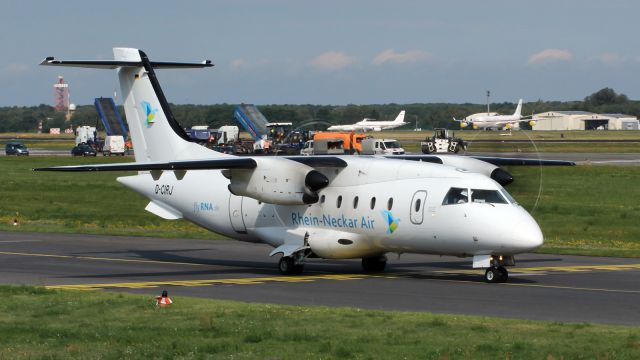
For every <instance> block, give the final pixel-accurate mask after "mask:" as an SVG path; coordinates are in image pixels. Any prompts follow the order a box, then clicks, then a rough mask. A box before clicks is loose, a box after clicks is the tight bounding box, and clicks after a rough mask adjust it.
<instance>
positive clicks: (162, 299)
mask: <svg viewBox="0 0 640 360" xmlns="http://www.w3.org/2000/svg"><path fill="white" fill-rule="evenodd" d="M171 304H173V300H171V298H170V297H169V295H168V294H167V290H163V291H162V295H160V296H156V306H159V307H166V306H169V305H171Z"/></svg>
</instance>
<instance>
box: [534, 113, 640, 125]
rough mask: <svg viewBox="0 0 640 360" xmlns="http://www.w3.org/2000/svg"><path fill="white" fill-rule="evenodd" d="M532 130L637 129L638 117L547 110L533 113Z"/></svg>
mask: <svg viewBox="0 0 640 360" xmlns="http://www.w3.org/2000/svg"><path fill="white" fill-rule="evenodd" d="M533 120H535V121H536V124H535V125H533V127H532V128H533V130H638V129H639V128H640V126H639V124H638V118H637V117H635V116H631V115H624V114H596V113H592V112H588V111H548V112H545V113H541V114H534V115H533Z"/></svg>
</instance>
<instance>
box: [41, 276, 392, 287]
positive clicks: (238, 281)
mask: <svg viewBox="0 0 640 360" xmlns="http://www.w3.org/2000/svg"><path fill="white" fill-rule="evenodd" d="M391 277H394V276H393V275H365V274H335V275H334V274H323V275H310V276H280V277H255V278H231V279H206V280H203V279H197V280H168V281H141V282H125V283H102V284H73V285H50V286H46V288H47V289H73V290H100V289H144V288H155V287H160V286H213V285H254V284H264V283H275V282H286V283H298V282H314V281H318V280H342V281H344V280H363V279H371V278H391Z"/></svg>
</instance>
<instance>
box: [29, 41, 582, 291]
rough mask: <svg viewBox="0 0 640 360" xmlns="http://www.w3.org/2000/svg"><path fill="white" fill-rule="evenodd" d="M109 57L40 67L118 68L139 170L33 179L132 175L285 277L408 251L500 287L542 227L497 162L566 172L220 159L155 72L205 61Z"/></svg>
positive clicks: (380, 263)
mask: <svg viewBox="0 0 640 360" xmlns="http://www.w3.org/2000/svg"><path fill="white" fill-rule="evenodd" d="M113 52H114V56H115V60H113V61H60V60H55V59H54V58H47V59H46V60H44V61H43V62H42V65H56V66H76V67H86V68H101V69H118V76H119V80H120V86H121V90H122V94H123V101H124V109H125V112H126V117H127V122H128V123H129V128H130V130H131V137H132V140H133V144H134V148H135V160H136V161H135V162H134V163H122V164H108V165H104V164H101V165H79V166H61V167H50V168H41V169H35V170H41V171H124V170H132V171H138V174H137V175H133V176H124V177H119V178H118V181H119V182H120V183H121V184H123V185H125V186H126V187H128V188H130V189H132V190H134V191H136V192H138V193H140V194H142V195H144V196H146V197H147V198H149V200H150V202H149V204H148V205H147V207H146V210H147V211H150V212H152V213H154V214H156V215H158V216H160V217H162V218H165V219H179V218H185V219H187V220H189V221H192V222H194V223H195V224H198V225H200V226H203V227H205V228H207V229H209V230H211V231H215V232H217V233H220V234H224V235H226V236H228V237H230V238H234V239H238V240H241V241H249V242H263V243H267V244H269V245H271V246H273V247H274V250H273V251H272V252H271V255H275V254H281V255H282V257H281V258H280V261H279V269H280V271H281V272H282V273H283V274H292V273H299V272H301V271H302V269H303V264H304V261H305V259H306V258H308V257H321V258H326V259H348V258H361V259H362V266H363V268H364V270H365V271H382V270H383V269H384V268H385V265H386V261H387V259H386V257H385V254H386V253H393V252H395V253H406V252H410V253H427V254H442V255H454V256H472V257H473V267H474V268H486V269H487V270H486V273H485V279H486V280H487V281H489V282H498V281H506V280H507V270H506V269H505V266H508V265H514V263H515V262H514V258H513V255H514V254H518V253H522V252H527V251H531V250H533V249H535V248H537V247H538V246H540V245H541V244H542V241H543V239H542V233H541V231H540V228H539V227H538V224H537V223H536V222H535V220H534V219H533V218H532V217H531V216H530V215H529V214H528V213H527V212H526V211H525V210H524V209H523V208H522V207H521V206H520V205H518V203H517V202H516V201H515V200H514V199H513V198H512V197H511V196H510V195H509V194H508V193H507V191H506V190H505V189H504V188H503V187H502V186H501V185H500V184H499V182H500V183H502V184H507V183H509V182H510V181H511V180H512V178H511V176H510V175H509V173H507V172H506V171H504V170H502V169H500V168H499V167H497V166H496V165H494V164H524V165H526V164H555V165H567V164H569V163H566V162H559V161H555V162H554V161H544V160H543V161H540V160H521V159H501V158H482V159H483V160H485V161H481V160H478V159H474V158H470V157H462V156H454V155H448V156H413V157H412V156H400V157H397V156H394V159H389V158H384V157H373V156H315V157H314V156H291V157H265V156H262V157H238V156H232V155H226V154H222V153H218V152H214V151H212V150H209V149H207V148H205V147H203V146H200V145H197V144H195V143H192V142H189V141H188V137H187V135H186V134H185V133H184V130H183V129H182V127H181V126H180V125H179V124H178V122H177V121H176V120H175V119H174V117H173V115H172V113H171V110H170V108H169V105H168V102H167V100H166V98H165V96H164V94H163V92H162V90H161V88H160V85H159V83H158V80H157V78H156V74H155V69H161V68H189V67H210V66H213V65H212V64H211V62H210V61H205V62H202V63H171V62H154V61H150V60H149V58H148V57H147V55H146V54H145V53H144V52H142V51H140V50H137V49H130V48H114V51H113ZM397 158H400V159H404V160H397ZM406 160H420V161H406ZM489 162H493V163H494V164H491V163H489ZM494 179H495V180H494Z"/></svg>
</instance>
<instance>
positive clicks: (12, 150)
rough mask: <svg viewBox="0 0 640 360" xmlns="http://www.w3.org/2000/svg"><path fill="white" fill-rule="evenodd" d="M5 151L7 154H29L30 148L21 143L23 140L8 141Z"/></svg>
mask: <svg viewBox="0 0 640 360" xmlns="http://www.w3.org/2000/svg"><path fill="white" fill-rule="evenodd" d="M4 152H5V154H7V155H16V156H28V155H29V149H27V147H26V146H25V145H24V144H23V143H21V142H15V141H12V142H8V143H7V144H6V145H5V147H4Z"/></svg>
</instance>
